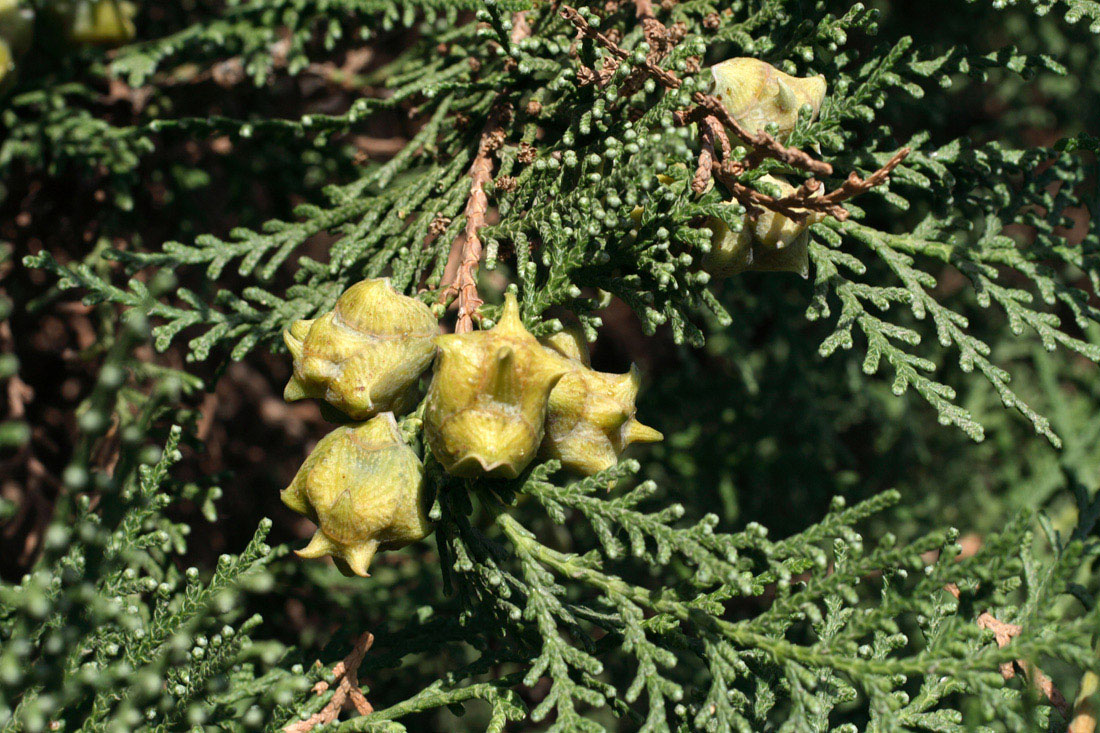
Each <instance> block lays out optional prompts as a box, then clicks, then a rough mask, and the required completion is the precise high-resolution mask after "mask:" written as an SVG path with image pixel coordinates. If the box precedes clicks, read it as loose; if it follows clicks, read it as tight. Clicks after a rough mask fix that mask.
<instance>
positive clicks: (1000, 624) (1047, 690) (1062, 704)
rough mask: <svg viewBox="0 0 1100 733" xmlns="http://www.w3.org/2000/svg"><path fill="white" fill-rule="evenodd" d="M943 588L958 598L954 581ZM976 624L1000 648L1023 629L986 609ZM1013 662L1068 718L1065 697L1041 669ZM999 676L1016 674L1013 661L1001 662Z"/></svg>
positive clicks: (957, 589)
mask: <svg viewBox="0 0 1100 733" xmlns="http://www.w3.org/2000/svg"><path fill="white" fill-rule="evenodd" d="M944 588H945V589H946V590H947V592H948V593H950V594H951V595H953V596H955V598H956V599H958V598H959V586H957V585H955V584H954V583H948V584H947V585H946V586H944ZM977 624H978V626H979V627H981V628H983V629H989V630H990V631H992V632H993V636H994V638H995V639H996V640H997V646H998V647H999V648H1001V649H1003V648H1005V647H1006V646H1008V644H1009V643H1010V642H1011V641H1012V640H1013V639H1014V638H1015V637H1017V636H1019V635H1020V632H1022V631H1023V629H1022V628H1021V627H1020V626H1017V625H1016V624H1010V623H1005V622H1004V621H1000V620H998V619H997V618H996V617H995V616H994V615H993V614H991V613H989V612H988V611H985V612H983V613H982V614H981V615H980V616H978V620H977ZM1015 664H1016V665H1018V666H1019V667H1020V669H1021V670H1022V671H1023V673H1024V675H1025V676H1026V677H1027V678H1028V680H1029V681H1030V682H1031V686H1032V687H1034V688H1035V689H1036V690H1038V691H1039V692H1040V693H1042V695H1043V696H1044V697H1045V698H1046V699H1047V700H1049V701H1050V704H1051V706H1052V707H1054V708H1055V709H1056V710H1057V711H1058V712H1060V713H1061V714H1062V715H1063V716H1065V717H1066V718H1069V716H1070V707H1069V703H1067V702H1066V698H1065V697H1064V696H1063V695H1062V693H1061V692H1059V691H1058V688H1057V687H1055V686H1054V682H1053V680H1051V679H1050V678H1049V677H1047V676H1046V675H1045V674H1043V670H1041V669H1039V668H1038V667H1036V666H1035V665H1033V664H1032V663H1031V662H1029V661H1027V660H1026V659H1017V660H1016V661H1015ZM1001 676H1002V677H1004V678H1005V679H1006V680H1010V679H1012V678H1013V677H1015V676H1016V670H1015V668H1014V667H1013V662H1004V663H1002V664H1001Z"/></svg>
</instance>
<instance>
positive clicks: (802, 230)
mask: <svg viewBox="0 0 1100 733" xmlns="http://www.w3.org/2000/svg"><path fill="white" fill-rule="evenodd" d="M711 72H712V74H713V76H714V95H715V97H717V98H718V100H719V101H720V102H722V104H724V105H725V107H726V109H728V110H729V112H730V114H731V115H732V116H733V118H734V119H736V120H737V121H738V122H739V123H740V124H741V125H742V126H743V127H745V128H746V129H747V130H748V131H749V132H753V133H757V132H762V131H768V130H769V129H770V130H771V131H773V132H774V134H775V137H776V139H777V140H779V141H780V142H785V141H786V140H787V138H788V137H790V134H791V132H793V131H794V127H795V123H796V122H797V121H798V114H799V111H800V110H801V109H802V108H803V107H804V106H807V105H808V106H809V107H810V111H811V118H813V117H816V116H817V113H818V111H820V109H821V103H822V102H823V101H824V99H825V77H823V76H812V77H808V78H804V79H803V78H798V77H795V76H791V75H789V74H785V73H783V72H782V71H780V70H779V69H776V68H775V67H774V66H772V65H771V64H768V63H766V62H764V61H760V60H759V59H753V58H734V59H730V60H728V61H723V62H722V63H720V64H716V65H714V66H713V67H711ZM769 125H774V127H770V128H769ZM761 180H763V181H764V182H766V183H770V184H772V187H773V188H778V189H779V195H780V196H788V195H790V194H792V193H794V191H795V188H794V186H792V185H791V184H790V183H788V182H787V181H785V180H784V179H782V178H779V177H777V176H764V177H763V178H762V179H761ZM800 213H801V212H800ZM821 218H822V215H821V214H818V213H814V212H806V216H805V218H803V219H801V220H800V221H795V220H794V219H791V218H790V217H787V216H784V215H783V214H778V213H775V212H773V211H765V212H764V213H762V214H760V215H759V216H757V217H756V218H755V219H753V218H751V217H749V216H746V217H745V220H744V222H743V224H742V227H741V230H740V231H737V232H734V231H731V230H730V228H729V227H728V226H726V224H725V223H724V222H723V221H722V220H720V219H717V218H713V219H711V220H710V221H709V222H708V226H709V227H710V228H711V230H712V231H713V232H714V237H713V239H712V241H711V251H710V254H709V255H708V257H707V259H706V260H705V261H704V263H703V267H704V269H705V270H706V271H707V272H709V273H710V274H711V275H714V276H716V277H726V276H729V275H735V274H737V273H740V272H745V271H748V270H762V271H769V272H776V271H786V272H796V273H798V274H799V275H802V276H803V277H806V276H807V275H808V274H809V255H808V252H807V245H808V244H809V232H808V231H807V229H808V228H809V226H810V225H811V224H813V223H815V222H817V221H820V220H821Z"/></svg>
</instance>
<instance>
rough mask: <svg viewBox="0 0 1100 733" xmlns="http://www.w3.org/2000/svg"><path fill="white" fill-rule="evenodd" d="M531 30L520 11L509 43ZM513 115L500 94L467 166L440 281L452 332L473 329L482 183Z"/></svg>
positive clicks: (485, 206)
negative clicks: (454, 305) (465, 189)
mask: <svg viewBox="0 0 1100 733" xmlns="http://www.w3.org/2000/svg"><path fill="white" fill-rule="evenodd" d="M530 33H531V28H530V26H529V25H528V24H527V18H526V16H525V15H524V13H522V12H518V13H515V14H514V15H513V16H512V33H511V40H512V43H517V42H519V41H520V40H522V39H523V38H525V37H527V36H528V35H530ZM511 117H512V105H511V103H509V102H508V101H507V100H506V99H505V98H504V94H503V93H502V94H501V95H499V96H498V97H497V100H496V102H494V104H493V107H492V109H491V110H490V111H489V119H488V120H486V122H485V127H484V129H482V131H481V138H480V140H479V142H478V146H477V155H476V156H475V157H474V162H473V163H472V164H471V165H470V196H469V198H467V200H466V210H465V215H466V225H465V226H464V227H463V230H462V233H461V234H459V235H458V237H457V238H456V239H455V241H454V244H452V245H451V256H450V259H449V261H448V266H447V268H446V272H445V274H444V277H443V281H442V282H441V283H440V286H441V287H442V291H441V292H440V295H439V301H440V302H441V303H447V302H449V301H450V299H451V298H453V297H455V296H457V297H458V318H457V320H456V321H455V333H469V332H470V331H473V330H474V319H475V318H476V317H477V310H478V308H480V307H481V305H482V303H484V301H483V300H482V299H481V296H480V295H479V294H478V292H477V269H478V266H479V265H480V264H481V254H482V251H483V250H484V247H483V246H482V242H481V236H480V231H481V229H482V227H484V226H485V215H486V213H487V212H488V210H489V197H488V196H487V195H486V193H485V185H486V184H487V183H489V181H491V180H492V179H493V153H494V152H496V150H497V149H499V148H500V147H501V146H502V145H503V144H504V136H505V132H504V128H505V125H506V124H507V123H508V121H509V120H510V119H511Z"/></svg>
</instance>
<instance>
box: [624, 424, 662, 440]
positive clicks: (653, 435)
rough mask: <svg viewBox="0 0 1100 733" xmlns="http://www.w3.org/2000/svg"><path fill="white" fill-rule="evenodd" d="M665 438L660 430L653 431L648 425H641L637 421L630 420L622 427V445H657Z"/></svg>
mask: <svg viewBox="0 0 1100 733" xmlns="http://www.w3.org/2000/svg"><path fill="white" fill-rule="evenodd" d="M664 438H665V436H664V434H662V433H661V431H660V430H655V429H654V428H651V427H649V426H648V425H642V424H641V423H640V422H638V421H637V420H631V421H630V422H628V423H627V424H626V425H624V426H623V445H630V444H631V443H657V442H660V441H662V440H664Z"/></svg>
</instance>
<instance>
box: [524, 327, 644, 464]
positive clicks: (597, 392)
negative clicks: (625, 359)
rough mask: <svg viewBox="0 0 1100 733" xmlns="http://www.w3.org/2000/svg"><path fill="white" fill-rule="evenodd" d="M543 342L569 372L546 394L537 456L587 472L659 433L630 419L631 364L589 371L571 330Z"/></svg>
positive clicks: (635, 382)
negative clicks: (617, 370)
mask: <svg viewBox="0 0 1100 733" xmlns="http://www.w3.org/2000/svg"><path fill="white" fill-rule="evenodd" d="M543 343H544V345H546V347H547V348H548V349H551V350H553V351H554V352H556V353H557V354H560V355H561V356H563V357H566V363H567V365H568V368H569V372H568V373H567V374H565V376H563V377H562V378H561V379H560V380H559V381H558V383H557V385H555V387H554V389H553V390H552V391H551V392H550V403H549V407H548V409H547V413H546V435H545V437H543V440H542V446H541V448H540V454H541V455H543V456H544V457H546V458H555V459H557V460H559V461H561V463H562V465H563V466H565V467H566V468H568V469H570V470H573V471H576V472H578V473H583V474H586V475H591V474H594V473H598V472H599V471H602V470H604V469H606V468H610V467H611V466H614V465H615V464H616V463H618V462H619V456H621V455H622V453H623V451H624V450H626V447H627V446H628V445H630V444H631V443H654V442H656V441H659V440H661V439H662V438H663V437H664V436H663V435H661V433H660V432H658V431H657V430H654V429H653V428H651V427H648V426H646V425H642V424H641V423H640V422H638V421H637V420H636V419H635V418H634V415H635V412H636V408H635V407H634V401H635V398H636V397H637V396H638V386H639V379H638V370H637V369H636V368H634V367H631V369H630V372H628V373H627V374H608V373H606V372H597V371H595V370H594V369H590V368H589V367H588V364H589V358H588V348H587V346H586V345H585V342H584V340H583V338H578V336H577V335H576V334H570V333H568V332H564V331H563V332H561V333H558V334H555V335H554V336H552V337H550V338H548V339H544V340H543Z"/></svg>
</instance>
